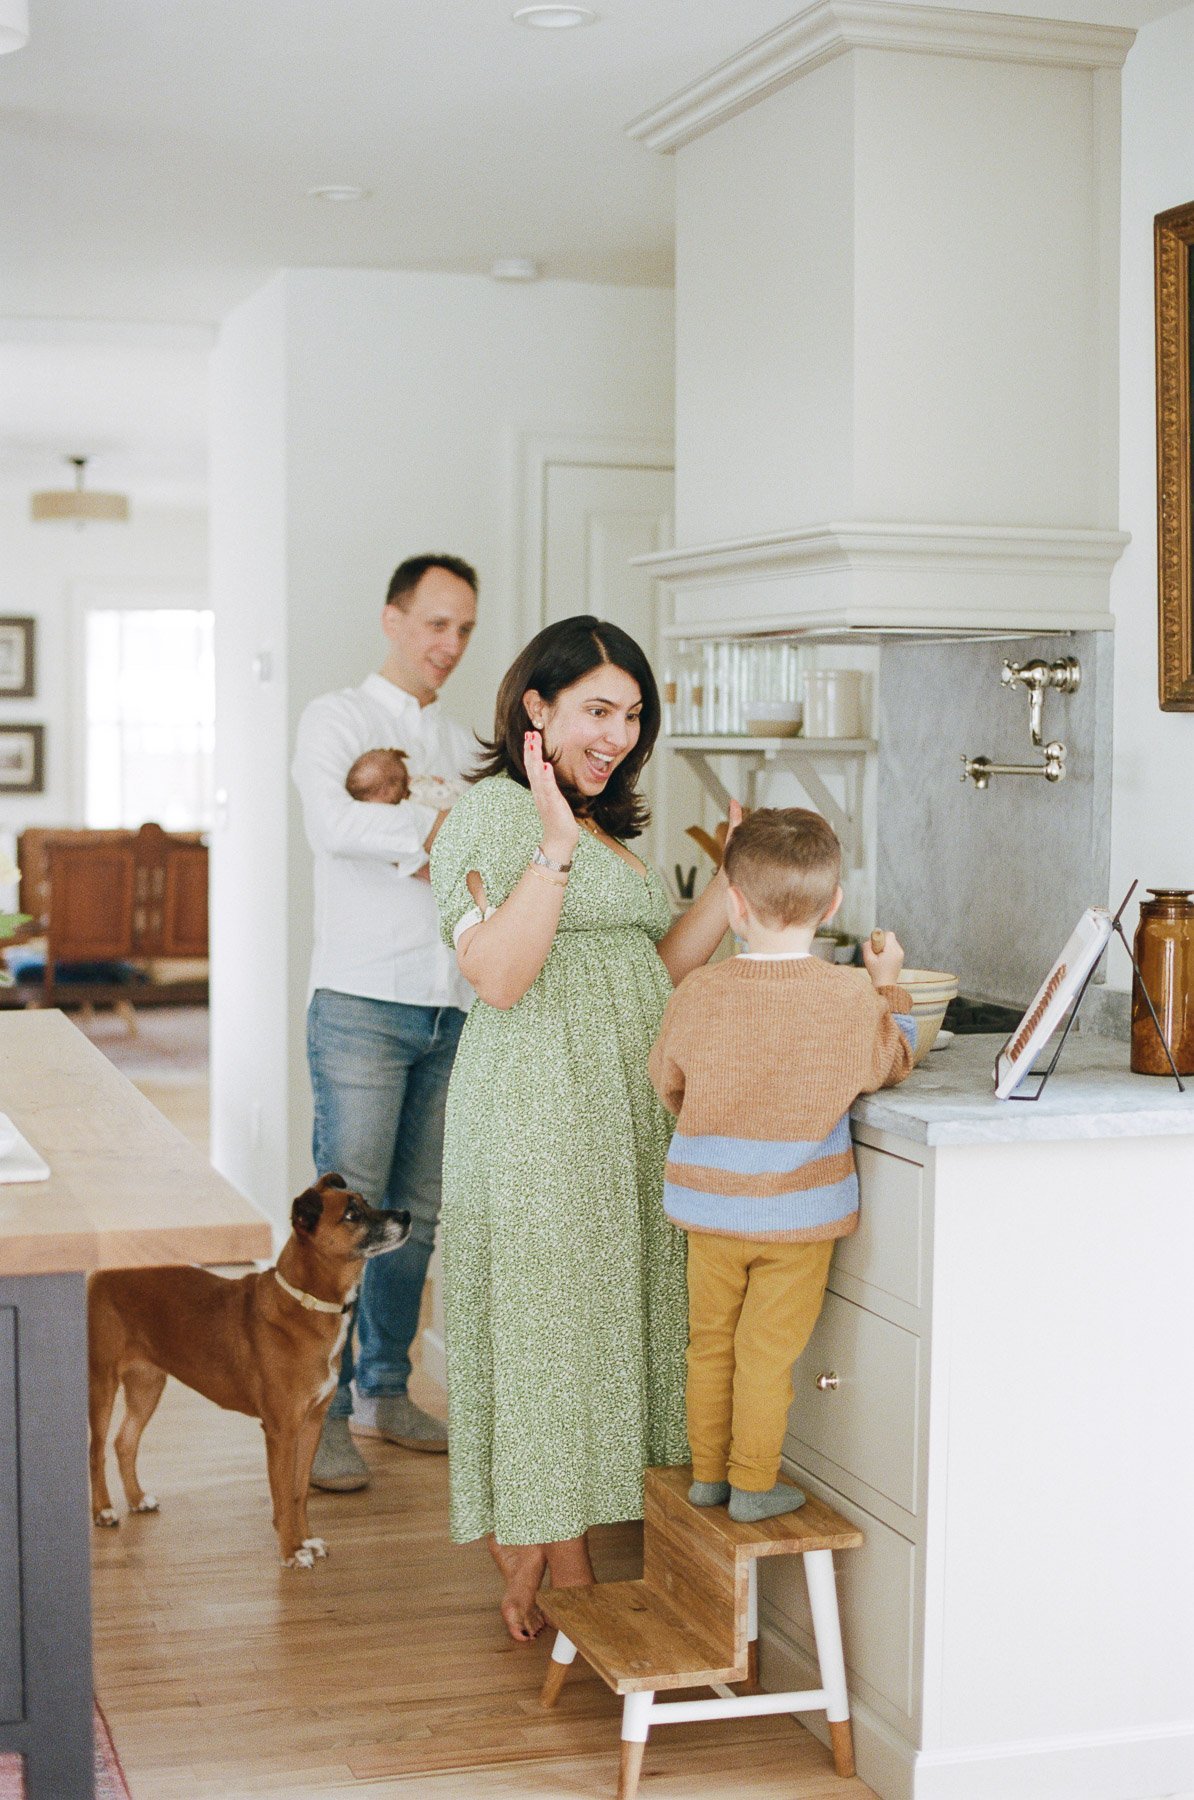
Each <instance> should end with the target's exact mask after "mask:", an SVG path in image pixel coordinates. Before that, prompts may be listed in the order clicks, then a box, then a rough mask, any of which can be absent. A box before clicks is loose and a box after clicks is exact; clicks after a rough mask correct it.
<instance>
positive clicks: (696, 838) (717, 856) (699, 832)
mask: <svg viewBox="0 0 1194 1800" xmlns="http://www.w3.org/2000/svg"><path fill="white" fill-rule="evenodd" d="M684 835H685V837H690V838H691V839H692V841H693V843H694V844H697V845H699V846H700V848H701V849H702V850H703V851H704V852H705V855H706V856H709V857H712V859H713V865H714V867H715V868H718V869H720V867H721V845H720V844H719V843H718V841H717V839H716V838H715V837H711V836H710V835H709V833H708V832H707V831H706V830H705V828H704V826H703V825H690V826H689V827H688V830H687V831H686V832H685V834H684Z"/></svg>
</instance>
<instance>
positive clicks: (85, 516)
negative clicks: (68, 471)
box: [29, 456, 129, 525]
mask: <svg viewBox="0 0 1194 1800" xmlns="http://www.w3.org/2000/svg"><path fill="white" fill-rule="evenodd" d="M66 461H67V462H68V463H70V465H71V467H72V468H73V469H74V471H75V485H74V487H73V488H47V489H45V490H44V491H43V492H42V493H40V494H34V495H33V496H32V498H31V499H30V502H29V511H30V513H31V515H32V516H33V518H35V519H67V520H70V521H71V522H72V523H73V524H75V525H86V524H88V523H90V522H92V521H94V520H96V519H112V520H115V521H116V522H117V523H120V524H122V523H123V522H124V521H125V520H127V518H128V516H129V502H128V495H127V494H100V493H97V492H95V490H94V489H91V488H84V486H83V477H84V475H85V474H86V472H87V458H86V457H85V456H68V457H67V458H66Z"/></svg>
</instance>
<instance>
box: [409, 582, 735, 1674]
mask: <svg viewBox="0 0 1194 1800" xmlns="http://www.w3.org/2000/svg"><path fill="white" fill-rule="evenodd" d="M659 718H660V711H659V695H658V691H657V689H656V686H655V680H654V677H653V676H652V674H651V670H650V667H649V665H648V663H647V659H646V657H645V656H644V655H643V652H642V651H641V649H640V648H639V646H638V645H637V644H636V643H635V642H634V640H633V639H632V638H630V637H628V636H627V635H626V633H625V632H623V631H620V630H619V629H618V628H617V627H616V626H613V625H607V624H600V623H599V622H598V621H597V620H596V619H593V618H588V617H584V618H575V619H564V620H562V621H561V622H560V623H558V624H555V625H549V626H548V627H547V629H546V630H544V631H541V632H540V633H539V635H538V637H536V638H535V639H534V640H533V641H532V642H531V643H530V644H529V645H528V646H527V648H526V649H525V650H524V651H523V652H522V654H521V655H520V656H519V657H518V659H517V660H516V661H515V663H514V665H513V666H512V668H511V669H510V670H509V672H508V673H507V675H506V676H505V679H504V680H503V682H502V685H501V689H500V691H499V694H498V700H497V714H496V720H495V725H494V737H493V742H492V744H490V745H488V746H487V749H488V756H487V759H486V761H485V763H484V765H483V769H482V772H481V776H480V777H479V778H478V781H477V785H476V786H474V787H473V788H472V789H471V790H470V792H469V793H468V794H466V795H465V797H464V798H463V799H462V800H460V801H458V802H457V804H456V806H455V807H454V808H453V810H452V811H451V813H449V815H448V818H447V820H446V822H445V824H444V825H443V827H442V829H441V831H440V833H439V836H438V837H437V839H436V842H435V847H434V850H433V853H432V859H431V869H432V880H433V882H434V884H435V891H436V896H437V899H438V901H439V906H440V915H441V920H442V924H443V928H444V931H445V935H446V936H448V937H451V938H453V939H454V940H455V943H456V947H457V956H458V958H459V962H460V967H461V970H462V971H463V973H464V974H465V975H466V976H467V978H468V979H469V981H470V982H471V983H472V984H473V987H474V988H475V990H476V992H477V996H478V1000H477V1004H476V1005H475V1006H474V1008H473V1010H472V1012H471V1013H470V1015H469V1018H468V1022H467V1024H466V1026H465V1029H464V1035H463V1038H462V1040H461V1045H460V1050H459V1052H458V1054H457V1058H456V1064H455V1069H454V1072H453V1075H452V1082H451V1087H450V1089H449V1094H448V1114H447V1125H446V1132H445V1144H444V1209H443V1218H444V1303H445V1314H446V1324H447V1355H448V1420H449V1434H450V1439H451V1455H452V1460H451V1479H452V1504H451V1527H452V1536H453V1537H454V1539H455V1540H456V1541H457V1542H469V1541H471V1540H472V1539H474V1538H477V1537H481V1536H486V1537H488V1539H489V1543H490V1549H491V1551H492V1553H493V1556H494V1559H495V1561H496V1562H497V1564H498V1567H499V1568H500V1570H501V1571H502V1574H503V1577H504V1579H505V1583H506V1592H505V1596H504V1598H503V1601H502V1615H503V1617H504V1619H505V1621H506V1626H507V1629H508V1630H509V1632H510V1634H511V1636H512V1637H514V1638H517V1639H528V1638H531V1637H533V1636H534V1635H535V1633H536V1632H537V1631H538V1630H539V1629H540V1628H541V1626H542V1623H543V1620H542V1615H541V1614H540V1613H539V1611H538V1608H537V1606H536V1604H535V1597H536V1595H537V1593H538V1590H539V1586H540V1583H541V1581H542V1579H543V1575H544V1571H545V1568H547V1569H550V1572H551V1578H552V1582H553V1583H554V1585H556V1586H574V1585H577V1584H579V1583H585V1582H591V1581H592V1579H593V1572H592V1567H591V1565H590V1562H589V1554H588V1546H587V1542H586V1538H585V1532H586V1530H587V1529H588V1527H589V1526H590V1525H597V1524H604V1523H609V1522H612V1521H614V1520H617V1519H629V1518H638V1517H640V1516H641V1513H642V1476H643V1469H644V1468H645V1467H648V1466H650V1465H652V1464H661V1463H680V1462H684V1461H685V1460H686V1459H687V1455H688V1446H687V1442H686V1437H685V1428H684V1351H685V1344H686V1340H687V1305H686V1297H685V1282H684V1242H683V1234H682V1233H680V1232H678V1231H676V1230H675V1229H674V1228H673V1227H672V1226H671V1225H669V1224H668V1222H667V1220H666V1219H665V1218H664V1215H663V1208H662V1203H661V1201H662V1186H663V1165H664V1160H665V1157H666V1152H667V1144H668V1140H669V1137H670V1131H671V1123H672V1122H671V1120H670V1118H669V1116H668V1115H667V1114H666V1113H665V1112H664V1111H663V1110H662V1108H661V1107H660V1106H659V1104H658V1102H657V1101H656V1099H655V1096H654V1093H653V1092H652V1090H651V1087H650V1084H649V1082H648V1080H647V1070H646V1064H647V1055H648V1052H649V1051H650V1048H651V1045H652V1043H653V1042H654V1040H655V1037H656V1034H657V1032H658V1028H659V1022H660V1018H661V1016H662V1013H663V1008H664V1005H665V1003H666V1001H667V998H668V995H669V994H670V993H671V990H672V987H673V985H674V984H675V983H676V982H678V981H680V980H682V979H683V977H684V976H685V975H686V974H688V972H689V971H690V970H691V969H694V968H696V967H697V966H698V965H699V964H701V963H704V962H707V961H708V959H709V957H710V956H711V955H712V954H713V951H714V950H715V949H716V947H717V945H718V943H719V942H720V940H721V938H722V935H723V933H724V931H725V910H724V899H723V893H722V889H723V886H724V881H723V878H722V877H720V876H719V877H718V878H717V879H716V880H715V881H714V882H713V883H711V884H710V887H709V889H707V890H706V892H705V894H704V895H703V896H702V898H701V899H700V900H699V901H698V902H697V904H696V905H695V906H694V907H692V908H691V910H690V911H689V912H688V913H687V914H685V915H684V917H683V918H682V919H680V920H679V921H677V922H676V923H675V924H672V922H671V914H670V908H669V906H668V902H667V897H666V895H665V893H664V890H663V887H662V885H661V883H660V881H659V878H658V876H657V875H656V874H655V872H654V870H653V869H650V868H649V867H647V866H645V865H644V864H643V863H642V862H641V861H640V860H639V858H638V857H637V856H635V855H634V853H633V852H632V851H631V850H629V849H628V848H627V847H626V846H627V840H629V839H632V838H634V837H637V836H638V835H639V833H640V832H641V831H642V829H643V826H644V824H645V823H646V819H647V808H646V805H645V803H644V801H643V800H642V798H641V797H640V795H639V794H638V793H637V792H636V783H637V781H638V777H639V775H640V774H641V772H642V768H643V765H644V764H645V762H646V760H647V758H648V757H649V756H650V754H651V750H652V747H653V745H654V743H655V739H656V736H657V734H658V731H659Z"/></svg>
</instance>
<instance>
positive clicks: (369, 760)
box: [344, 750, 410, 806]
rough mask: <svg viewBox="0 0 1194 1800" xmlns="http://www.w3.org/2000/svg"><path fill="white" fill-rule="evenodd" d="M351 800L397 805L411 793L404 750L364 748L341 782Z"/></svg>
mask: <svg viewBox="0 0 1194 1800" xmlns="http://www.w3.org/2000/svg"><path fill="white" fill-rule="evenodd" d="M344 785H345V787H346V788H347V789H348V791H349V793H350V794H351V795H352V797H353V799H354V800H375V801H377V802H378V803H379V804H380V805H382V806H397V804H398V802H399V801H400V800H405V799H406V796H407V795H408V794H409V793H410V776H409V775H408V774H407V772H406V752H405V751H404V750H366V751H365V753H364V755H363V756H358V757H357V759H356V761H355V762H354V763H353V765H352V768H351V769H350V770H349V771H348V777H347V779H346V780H345V783H344Z"/></svg>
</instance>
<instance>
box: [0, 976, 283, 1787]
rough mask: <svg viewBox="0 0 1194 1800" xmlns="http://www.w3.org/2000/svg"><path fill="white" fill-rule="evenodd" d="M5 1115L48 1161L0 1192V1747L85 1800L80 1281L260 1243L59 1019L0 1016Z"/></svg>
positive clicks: (255, 1216)
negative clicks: (100, 1272) (41, 1173)
mask: <svg viewBox="0 0 1194 1800" xmlns="http://www.w3.org/2000/svg"><path fill="white" fill-rule="evenodd" d="M0 1112H2V1113H5V1114H7V1116H8V1117H9V1118H10V1119H11V1120H12V1122H13V1124H14V1125H15V1126H16V1127H17V1129H18V1131H19V1132H21V1134H22V1135H23V1137H25V1138H26V1139H27V1140H28V1142H29V1143H30V1144H31V1145H32V1146H33V1148H34V1149H35V1150H36V1151H38V1152H40V1154H41V1156H42V1157H43V1158H44V1159H45V1161H46V1162H48V1164H49V1166H50V1176H49V1179H48V1180H42V1181H38V1182H26V1183H3V1184H0V1446H3V1447H4V1455H3V1457H2V1459H0V1752H15V1753H17V1754H19V1755H20V1756H22V1757H23V1759H24V1777H25V1793H26V1796H27V1800H90V1796H91V1794H92V1792H93V1767H92V1673H91V1565H90V1544H91V1530H92V1526H91V1510H90V1503H89V1498H88V1486H87V1302H86V1276H87V1273H88V1272H89V1271H90V1270H92V1269H99V1268H131V1267H136V1266H142V1265H152V1264H164V1263H190V1262H207V1263H222V1262H243V1261H251V1260H253V1259H255V1258H258V1257H268V1256H269V1255H270V1254H271V1248H272V1234H271V1230H270V1226H269V1224H268V1222H267V1221H266V1220H265V1219H264V1218H263V1217H262V1215H261V1214H260V1213H259V1212H258V1211H257V1209H256V1208H255V1207H254V1206H251V1205H250V1204H249V1202H248V1201H247V1200H245V1199H244V1198H243V1197H242V1196H241V1195H240V1194H238V1193H237V1191H236V1189H235V1188H233V1187H232V1186H230V1184H229V1183H228V1182H226V1181H224V1180H223V1179H222V1177H220V1176H219V1175H217V1174H216V1173H215V1172H214V1170H213V1169H212V1168H211V1167H210V1165H209V1164H208V1163H206V1162H205V1161H204V1159H203V1158H202V1157H201V1156H200V1155H199V1153H198V1151H196V1150H195V1149H193V1148H192V1146H191V1145H190V1144H189V1143H187V1141H186V1139H185V1138H183V1137H182V1136H181V1134H180V1133H179V1132H177V1131H176V1130H175V1129H174V1127H173V1126H172V1125H170V1124H168V1123H167V1121H166V1120H165V1119H164V1118H163V1117H162V1115H161V1114H160V1113H159V1112H158V1111H157V1110H156V1109H155V1108H154V1107H153V1106H151V1105H150V1103H149V1101H148V1100H146V1099H145V1098H144V1096H143V1095H141V1094H139V1093H138V1092H137V1090H136V1089H135V1088H134V1087H133V1086H132V1084H131V1083H130V1082H128V1081H126V1079H125V1078H124V1076H123V1075H121V1074H119V1073H118V1071H117V1070H116V1069H115V1068H114V1067H113V1066H112V1064H111V1063H110V1062H108V1060H107V1058H106V1057H104V1056H102V1055H101V1054H100V1052H99V1051H98V1050H96V1049H95V1048H94V1046H93V1045H91V1044H90V1043H89V1042H88V1041H87V1039H86V1038H85V1037H84V1036H83V1034H82V1033H81V1032H79V1031H77V1030H76V1029H75V1027H74V1026H73V1025H71V1024H70V1023H69V1022H68V1020H67V1019H66V1017H65V1015H64V1014H62V1013H60V1012H22V1013H13V1014H10V1015H7V1016H3V1017H0Z"/></svg>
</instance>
